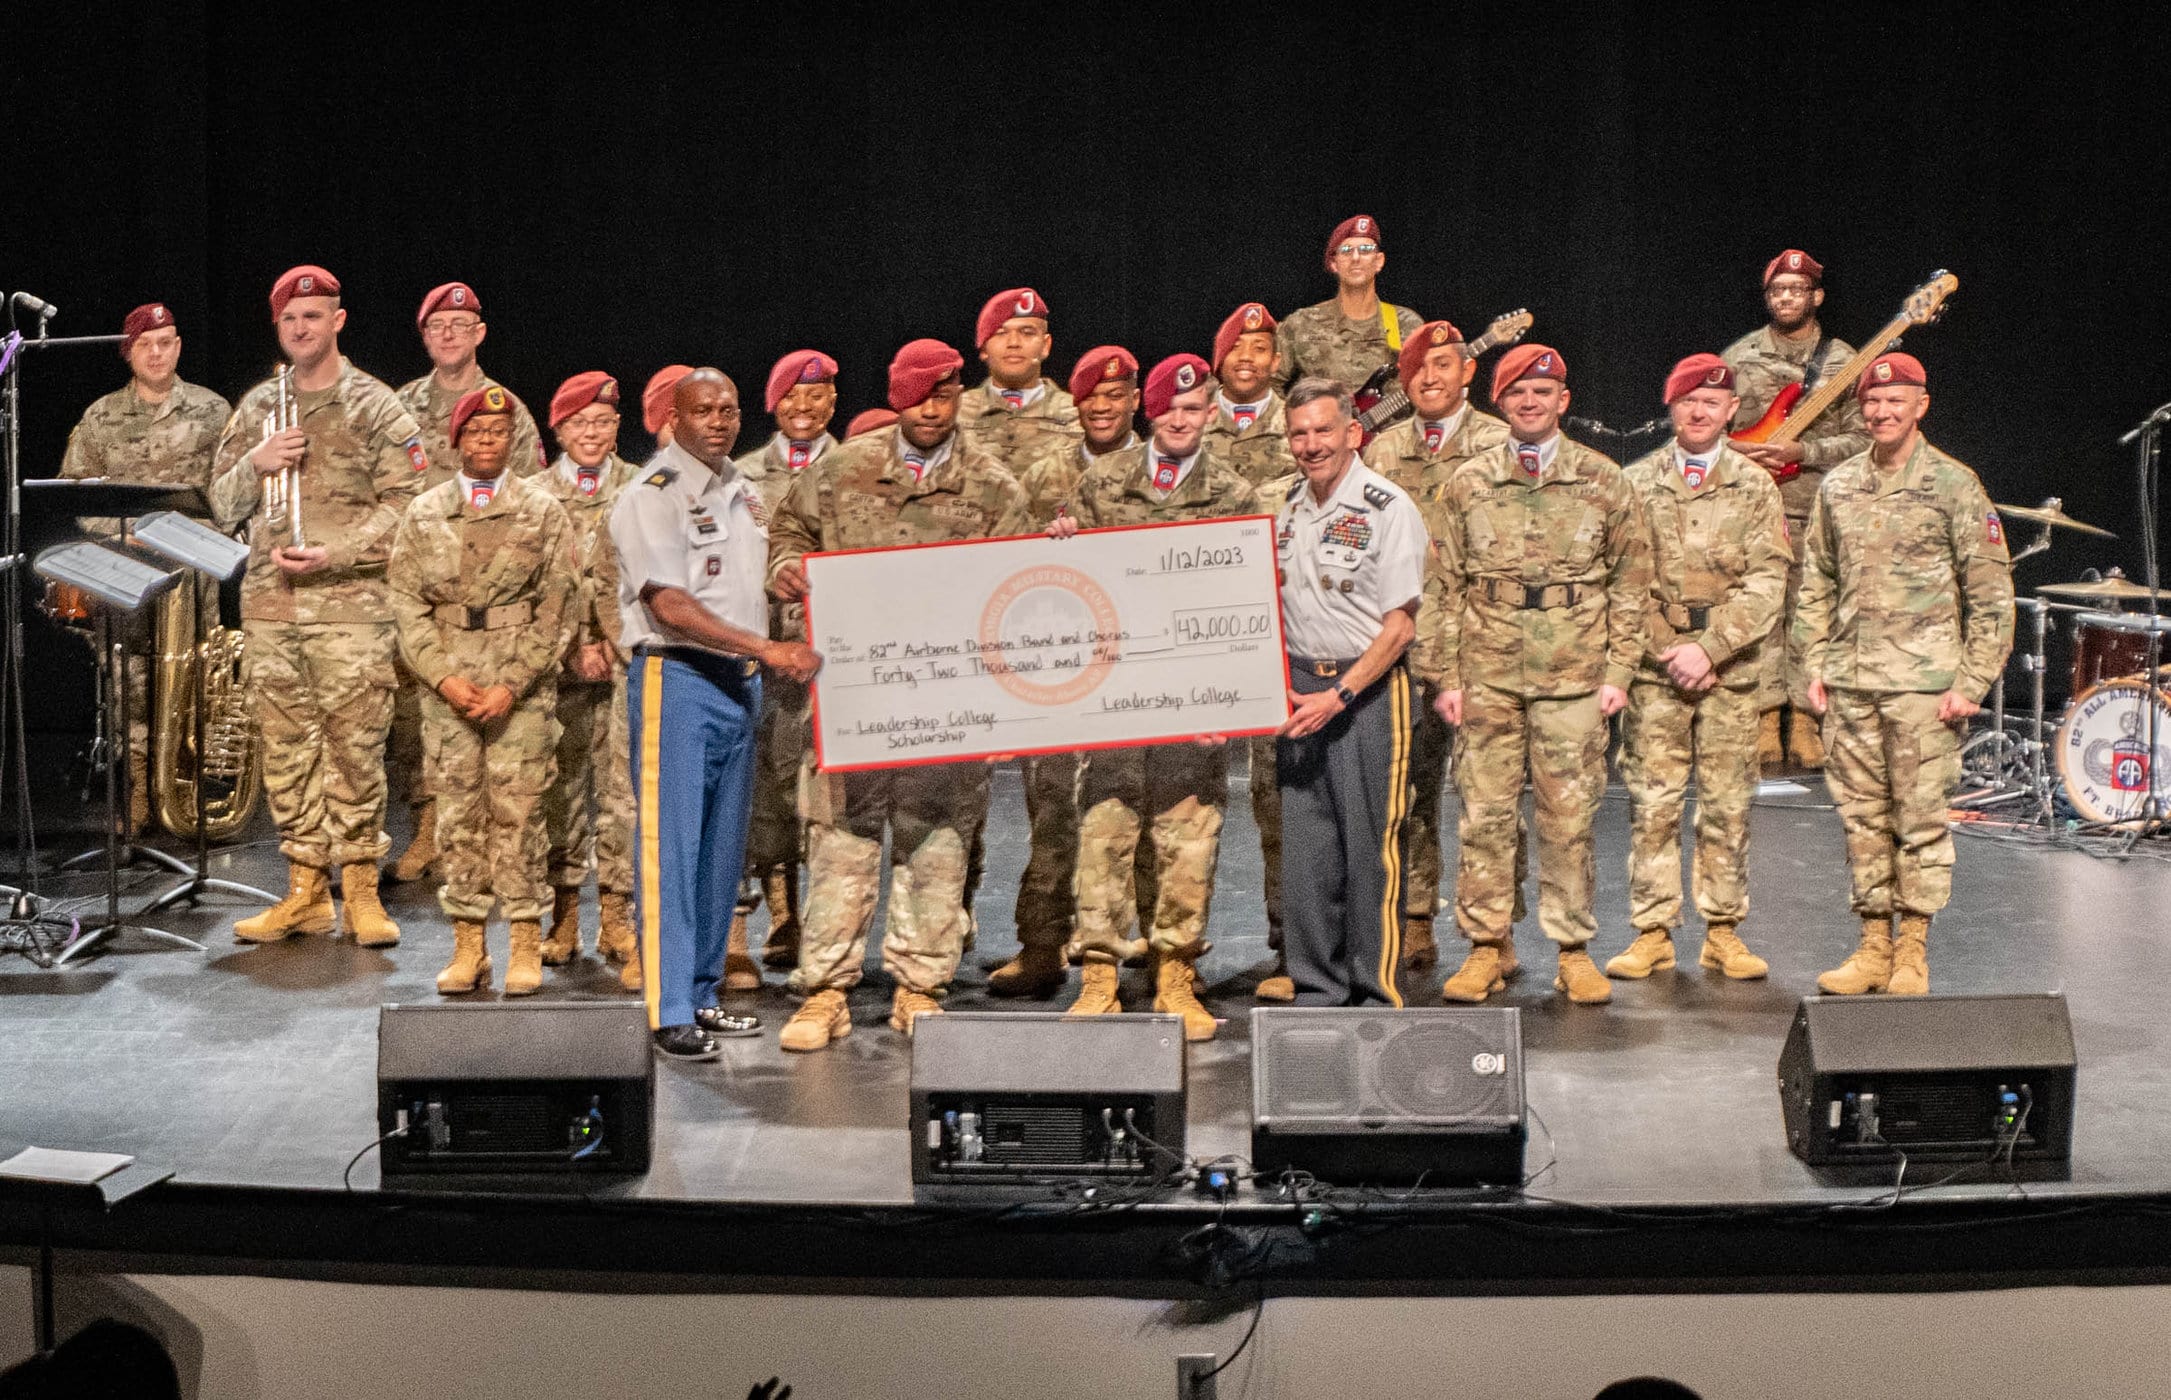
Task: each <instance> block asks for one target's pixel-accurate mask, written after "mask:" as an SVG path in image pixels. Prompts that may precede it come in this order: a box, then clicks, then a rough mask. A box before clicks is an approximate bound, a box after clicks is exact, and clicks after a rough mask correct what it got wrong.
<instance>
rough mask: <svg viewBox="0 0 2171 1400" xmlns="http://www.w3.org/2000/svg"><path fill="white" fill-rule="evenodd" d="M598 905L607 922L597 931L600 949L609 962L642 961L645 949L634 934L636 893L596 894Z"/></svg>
mask: <svg viewBox="0 0 2171 1400" xmlns="http://www.w3.org/2000/svg"><path fill="white" fill-rule="evenodd" d="M596 908H597V909H598V910H599V911H600V912H601V914H602V922H603V927H602V929H601V930H600V931H599V932H598V933H597V934H596V951H597V952H599V953H601V954H602V955H603V956H604V958H605V960H607V961H609V962H615V963H624V962H631V963H637V962H639V961H640V960H641V952H640V948H639V947H638V946H637V941H636V940H635V938H634V936H633V898H632V896H631V895H623V894H618V893H616V892H614V891H611V890H604V891H602V892H601V893H599V894H598V895H596Z"/></svg>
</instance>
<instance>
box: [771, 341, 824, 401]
mask: <svg viewBox="0 0 2171 1400" xmlns="http://www.w3.org/2000/svg"><path fill="white" fill-rule="evenodd" d="M836 377H837V362H836V361H835V360H832V359H830V358H829V357H828V356H827V355H824V354H823V353H822V352H821V351H819V350H794V351H792V352H791V353H790V354H789V355H786V356H785V357H784V358H783V359H781V360H778V361H777V362H776V364H775V366H774V367H773V368H771V369H770V371H769V384H768V387H767V388H765V389H764V390H763V391H762V395H761V401H762V404H763V406H764V407H766V408H767V409H768V410H769V411H770V412H771V413H774V412H776V406H777V405H778V404H780V403H782V402H784V396H785V395H786V394H788V393H790V392H791V391H792V386H793V385H794V384H826V383H829V382H831V381H832V380H834V379H835V378H836Z"/></svg>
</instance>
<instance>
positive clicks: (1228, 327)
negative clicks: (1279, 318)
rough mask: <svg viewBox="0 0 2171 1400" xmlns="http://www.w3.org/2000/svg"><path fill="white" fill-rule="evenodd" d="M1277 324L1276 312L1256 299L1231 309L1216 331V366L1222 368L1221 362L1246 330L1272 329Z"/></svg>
mask: <svg viewBox="0 0 2171 1400" xmlns="http://www.w3.org/2000/svg"><path fill="white" fill-rule="evenodd" d="M1276 324H1277V322H1276V321H1275V320H1274V313H1273V312H1271V311H1269V310H1267V309H1266V307H1265V306H1263V305H1261V304H1260V303H1258V302H1256V301H1247V302H1245V303H1244V304H1243V305H1242V306H1239V307H1237V308H1236V309H1235V310H1234V311H1231V312H1230V313H1229V315H1228V319H1227V320H1225V321H1223V322H1222V323H1221V329H1220V330H1218V331H1215V332H1214V368H1215V369H1217V370H1218V369H1220V368H1221V362H1222V361H1223V360H1226V359H1227V358H1229V352H1230V351H1231V350H1234V349H1235V348H1236V342H1237V341H1239V340H1241V339H1243V337H1244V334H1245V332H1247V331H1270V330H1272V329H1274V327H1275V325H1276Z"/></svg>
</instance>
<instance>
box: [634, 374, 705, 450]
mask: <svg viewBox="0 0 2171 1400" xmlns="http://www.w3.org/2000/svg"><path fill="white" fill-rule="evenodd" d="M693 372H694V367H693V366H692V365H665V366H664V367H663V368H662V369H659V370H657V371H656V372H655V373H654V374H652V375H650V376H649V377H648V387H647V388H645V389H643V390H642V391H641V426H642V427H644V428H646V429H648V434H649V436H650V437H654V436H655V435H656V434H658V433H660V432H662V431H663V420H664V419H666V418H669V417H670V416H671V391H672V390H673V389H676V388H677V387H678V382H679V381H680V380H681V379H684V378H685V377H686V376H687V375H689V374H692V373H693Z"/></svg>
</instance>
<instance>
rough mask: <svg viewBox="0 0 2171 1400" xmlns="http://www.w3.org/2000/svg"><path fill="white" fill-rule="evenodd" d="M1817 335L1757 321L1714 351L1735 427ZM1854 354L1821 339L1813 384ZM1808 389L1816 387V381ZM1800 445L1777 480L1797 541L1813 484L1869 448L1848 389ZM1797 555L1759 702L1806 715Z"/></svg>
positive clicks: (1801, 366)
mask: <svg viewBox="0 0 2171 1400" xmlns="http://www.w3.org/2000/svg"><path fill="white" fill-rule="evenodd" d="M1819 334H1821V332H1819V331H1812V333H1811V334H1810V335H1808V336H1806V337H1803V338H1800V339H1785V340H1783V339H1781V338H1780V337H1779V336H1777V335H1776V334H1774V333H1773V332H1772V328H1771V327H1770V326H1761V327H1759V328H1757V329H1756V330H1753V331H1751V332H1749V333H1748V334H1747V335H1745V336H1743V337H1742V338H1741V339H1739V340H1737V341H1735V342H1734V343H1733V344H1732V345H1729V346H1727V347H1726V349H1725V350H1723V351H1721V352H1720V355H1719V358H1721V359H1723V360H1725V361H1726V363H1727V365H1728V367H1729V368H1731V369H1732V370H1733V371H1734V392H1735V393H1737V394H1739V395H1740V396H1741V407H1740V408H1739V409H1738V410H1736V411H1735V413H1734V422H1733V427H1734V429H1735V430H1736V431H1739V430H1740V429H1743V428H1746V427H1748V426H1749V425H1750V424H1751V423H1754V422H1755V421H1756V420H1757V419H1759V418H1762V417H1763V416H1764V410H1766V409H1767V408H1770V407H1771V405H1772V401H1773V400H1774V399H1776V398H1778V397H1779V391H1780V390H1781V389H1784V388H1785V387H1786V386H1787V385H1789V384H1799V383H1801V382H1802V376H1803V375H1804V373H1806V371H1807V369H1808V366H1809V360H1810V357H1811V356H1812V355H1813V354H1814V353H1815V351H1816V348H1817V337H1818V335H1819ZM1853 357H1854V347H1853V346H1851V345H1849V344H1847V342H1846V341H1844V340H1829V341H1826V342H1825V343H1824V353H1823V355H1822V356H1819V357H1818V358H1817V384H1822V383H1824V382H1825V379H1826V377H1827V376H1829V375H1833V374H1837V373H1838V372H1839V371H1840V370H1841V369H1842V368H1844V367H1845V365H1846V363H1847V361H1848V360H1850V359H1852V358H1853ZM1810 387H1811V388H1812V389H1814V388H1815V387H1816V385H1811V386H1810ZM1800 442H1801V445H1802V460H1801V470H1800V471H1799V472H1797V473H1796V474H1795V475H1793V476H1791V477H1789V478H1787V479H1786V480H1785V481H1782V482H1780V483H1779V497H1780V500H1781V501H1782V502H1783V503H1784V505H1785V507H1786V518H1787V538H1788V539H1789V540H1790V541H1798V540H1800V539H1801V537H1802V527H1804V526H1805V525H1807V524H1808V523H1809V508H1810V506H1811V505H1812V504H1813V503H1814V502H1815V501H1816V499H1817V486H1818V484H1819V483H1821V482H1822V481H1823V480H1824V476H1825V473H1827V472H1829V471H1831V470H1832V468H1834V467H1836V466H1838V465H1839V464H1840V463H1841V462H1844V461H1846V460H1847V459H1848V458H1849V457H1852V456H1854V455H1855V454H1856V453H1858V452H1866V451H1868V450H1869V428H1868V426H1867V425H1866V424H1864V423H1863V421H1862V405H1861V404H1860V403H1858V402H1856V400H1855V396H1854V395H1853V394H1851V393H1850V394H1847V395H1844V396H1843V397H1842V398H1841V399H1840V400H1839V402H1838V403H1835V404H1833V405H1832V406H1831V407H1830V408H1828V409H1826V410H1825V411H1824V412H1823V413H1822V414H1821V415H1819V416H1818V418H1817V421H1816V422H1815V423H1812V424H1811V425H1810V426H1809V427H1808V428H1806V429H1805V430H1803V432H1802V435H1801V438H1800ZM1767 475H1768V473H1767ZM1802 559H1803V551H1802V550H1801V549H1799V548H1797V549H1795V550H1794V562H1793V564H1792V565H1790V566H1789V567H1788V569H1787V597H1786V611H1785V612H1784V613H1783V614H1782V616H1781V619H1780V622H1779V627H1780V629H1781V636H1780V644H1779V645H1777V646H1772V647H1766V648H1765V649H1764V658H1763V662H1762V666H1763V671H1762V675H1761V678H1760V680H1759V682H1758V689H1757V707H1758V708H1759V709H1764V710H1769V709H1774V708H1776V707H1778V706H1780V705H1792V706H1793V707H1794V708H1795V709H1796V710H1797V711H1799V712H1801V713H1802V714H1805V715H1806V714H1807V713H1808V712H1809V709H1808V706H1809V696H1808V684H1809V678H1808V676H1807V675H1805V674H1804V673H1803V671H1802V658H1801V653H1800V651H1799V650H1798V649H1797V648H1796V647H1795V646H1794V644H1793V642H1792V641H1791V640H1790V638H1791V635H1792V628H1793V625H1794V614H1795V609H1796V608H1797V607H1798V606H1799V600H1800V598H1801V593H1802Z"/></svg>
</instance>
